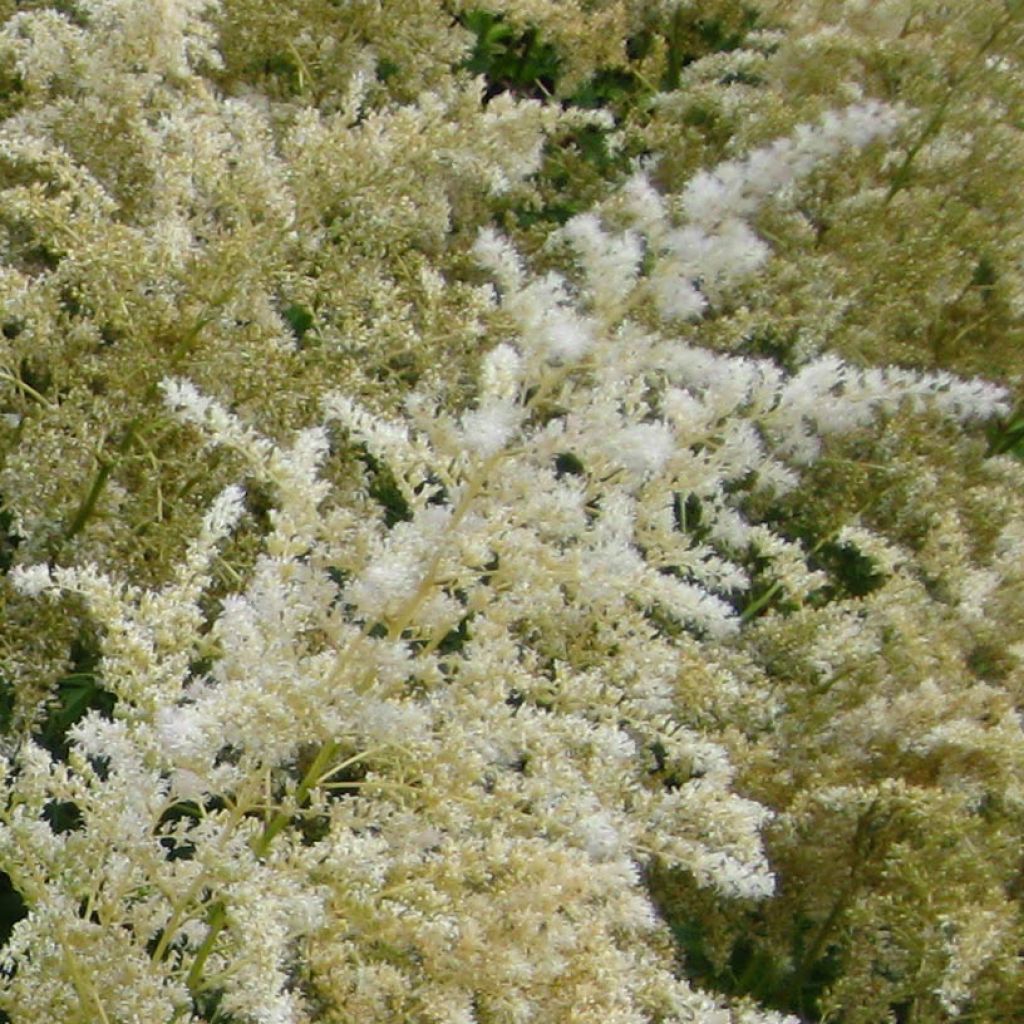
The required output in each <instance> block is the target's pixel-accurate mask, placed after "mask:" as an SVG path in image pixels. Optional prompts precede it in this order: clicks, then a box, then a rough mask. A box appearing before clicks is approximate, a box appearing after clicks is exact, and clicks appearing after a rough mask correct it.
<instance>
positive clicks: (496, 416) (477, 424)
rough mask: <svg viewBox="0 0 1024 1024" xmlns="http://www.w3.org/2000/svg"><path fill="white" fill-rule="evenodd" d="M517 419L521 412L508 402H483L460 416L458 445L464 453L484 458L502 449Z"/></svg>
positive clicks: (519, 417) (513, 430)
mask: <svg viewBox="0 0 1024 1024" xmlns="http://www.w3.org/2000/svg"><path fill="white" fill-rule="evenodd" d="M521 419H522V414H521V411H520V410H519V409H518V408H517V406H516V405H514V404H513V403H512V402H510V401H507V400H503V399H498V400H489V401H485V403H484V404H482V405H481V406H479V408H477V409H473V410H472V411H470V412H467V413H463V415H462V420H461V426H462V438H463V441H462V443H463V445H464V446H465V448H466V450H467V451H471V452H474V453H476V454H478V455H482V456H484V457H487V456H489V455H493V454H494V453H495V452H498V451H501V449H502V448H504V447H505V445H506V444H507V443H508V441H509V439H510V438H511V437H512V435H513V433H514V432H515V430H516V427H517V426H518V425H519V422H520V420H521Z"/></svg>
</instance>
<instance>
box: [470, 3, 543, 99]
mask: <svg viewBox="0 0 1024 1024" xmlns="http://www.w3.org/2000/svg"><path fill="white" fill-rule="evenodd" d="M459 20H460V22H461V23H462V25H463V26H464V27H465V28H467V29H469V30H470V31H471V32H472V33H473V34H474V35H475V36H476V44H475V45H474V47H473V53H472V55H471V56H470V58H469V59H468V60H467V61H466V63H465V65H464V67H465V68H466V70H467V71H471V72H473V74H477V75H483V76H484V77H485V78H486V79H487V88H486V90H485V93H484V96H485V99H492V98H493V97H495V96H498V95H500V94H501V93H503V92H512V93H515V94H516V95H518V96H529V97H533V98H534V99H542V98H544V97H545V96H550V95H551V93H552V91H553V90H554V87H555V83H556V81H557V80H558V75H559V70H560V60H559V57H558V53H557V51H556V50H555V48H554V47H553V46H552V45H551V44H550V43H547V42H543V41H542V40H541V39H540V37H539V33H538V32H537V30H536V29H532V28H531V29H527V31H525V32H521V33H520V32H517V31H516V30H515V29H514V28H513V27H512V26H510V25H509V24H508V23H507V22H506V21H505V20H504V18H503V17H502V16H501V15H500V14H492V13H490V12H489V11H484V10H476V11H469V12H467V13H466V14H464V15H462V17H461V18H460V19H459Z"/></svg>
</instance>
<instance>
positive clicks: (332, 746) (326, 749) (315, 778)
mask: <svg viewBox="0 0 1024 1024" xmlns="http://www.w3.org/2000/svg"><path fill="white" fill-rule="evenodd" d="M337 752H338V744H337V742H336V741H335V740H328V741H327V742H326V743H325V744H324V745H323V746H322V747H321V748H320V751H319V752H318V753H317V755H316V757H315V758H314V759H313V763H312V764H311V765H310V766H309V768H308V770H307V771H306V774H305V775H304V776H303V777H302V781H301V782H300V783H299V785H298V788H297V789H296V790H295V804H296V806H297V807H301V806H302V805H303V804H304V803H305V802H306V798H307V797H308V796H309V794H310V792H311V790H312V789H313V788H314V787H315V786H316V784H317V783H318V782H319V780H320V778H321V777H322V776H323V774H324V770H325V769H326V767H327V765H328V763H329V762H330V760H331V758H333V757H334V755H335V754H336V753H337ZM291 819H292V816H291V814H290V813H288V812H287V811H278V812H277V814H275V815H274V816H273V817H272V818H271V819H270V821H268V822H267V824H266V825H265V826H264V828H263V831H262V832H261V833H260V834H259V835H258V836H257V837H256V838H255V839H254V840H253V842H252V852H253V853H254V854H256V856H257V857H264V856H265V855H266V853H267V850H269V849H270V844H271V843H272V842H273V841H274V840H275V839H276V838H277V836H278V835H279V834H280V833H281V830H282V829H284V828H285V826H286V825H287V824H288V822H290V821H291Z"/></svg>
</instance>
